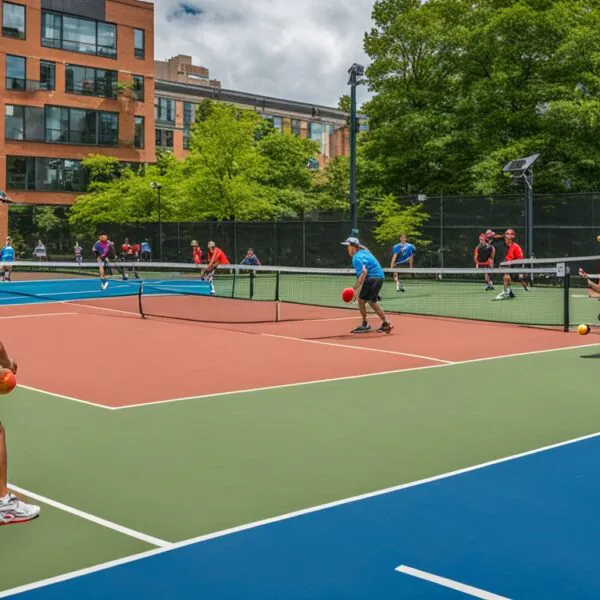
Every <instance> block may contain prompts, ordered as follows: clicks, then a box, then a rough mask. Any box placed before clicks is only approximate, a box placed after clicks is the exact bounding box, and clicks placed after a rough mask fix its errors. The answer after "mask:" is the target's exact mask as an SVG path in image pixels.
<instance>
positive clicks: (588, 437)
mask: <svg viewBox="0 0 600 600" xmlns="http://www.w3.org/2000/svg"><path fill="white" fill-rule="evenodd" d="M597 437H600V432H597V433H592V434H589V435H584V436H582V437H578V438H574V439H571V440H567V441H564V442H558V443H556V444H551V445H549V446H543V447H541V448H536V449H534V450H528V451H526V452H521V453H519V454H513V455H511V456H506V457H504V458H497V459H495V460H491V461H488V462H485V463H481V464H478V465H473V466H471V467H465V468H463V469H457V470H455V471H449V472H448V473H443V474H441V475H434V476H433V477H427V478H426V479H419V480H417V481H412V482H410V483H403V484H400V485H396V486H393V487H388V488H384V489H381V490H376V491H374V492H369V493H366V494H360V495H359V496H352V497H350V498H344V499H343V500H335V501H334V502H328V503H326V504H319V505H318V506H312V507H310V508H304V509H302V510H297V511H294V512H290V513H286V514H283V515H279V516H277V517H271V518H269V519H263V520H262V521H255V522H253V523H247V524H246V525H240V526H238V527H231V528H230V529H224V530H222V531H217V532H215V533H209V534H206V535H201V536H198V537H195V538H191V539H189V540H184V541H182V542H175V543H174V544H170V545H169V546H167V547H165V548H157V549H156V550H148V551H147V552H142V553H140V554H134V555H132V556H127V557H125V558H119V559H117V560H112V561H110V562H106V563H102V564H99V565H95V566H93V567H88V568H87V569H80V570H78V571H73V572H72V573H65V574H63V575H58V576H56V577H50V578H49V579H43V580H41V581H36V582H35V583H28V584H26V585H23V586H20V587H16V588H13V589H11V590H6V591H4V592H0V598H6V597H7V596H10V595H13V594H22V593H24V592H29V591H31V590H35V589H38V588H42V587H46V586H49V585H53V584H56V583H61V582H63V581H68V580H69V579H75V578H77V577H82V576H84V575H90V574H92V573H97V572H98V571H105V570H106V569H111V568H113V567H118V566H120V565H125V564H127V563H131V562H137V561H139V560H143V559H145V558H149V557H151V556H156V555H158V554H164V553H165V552H172V551H173V550H178V549H180V548H185V547H186V546H192V545H194V544H200V543H202V542H207V541H209V540H214V539H216V538H221V537H225V536H227V535H232V534H234V533H240V532H242V531H247V530H249V529H256V528H257V527H263V526H265V525H271V524H273V523H279V522H281V521H287V520H289V519H294V518H296V517H301V516H304V515H309V514H311V513H316V512H321V511H323V510H327V509H329V508H335V507H338V506H344V505H345V504H351V503H354V502H359V501H361V500H368V499H369V498H376V497H377V496H384V495H386V494H391V493H394V492H400V491H402V490H407V489H410V488H414V487H418V486H421V485H426V484H428V483H433V482H435V481H441V480H443V479H449V478H451V477H456V476H458V475H464V474H465V473H471V472H472V471H478V470H480V469H485V468H487V467H492V466H494V465H499V464H502V463H505V462H509V461H512V460H517V459H520V458H525V457H527V456H532V455H534V454H540V453H541V452H547V451H549V450H555V449H557V448H562V447H563V446H569V445H571V444H575V443H577V442H583V441H586V440H591V439H594V438H597Z"/></svg>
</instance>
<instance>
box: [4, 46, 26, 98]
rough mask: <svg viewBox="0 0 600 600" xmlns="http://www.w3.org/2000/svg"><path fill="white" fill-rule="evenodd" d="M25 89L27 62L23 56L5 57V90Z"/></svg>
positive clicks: (9, 55)
mask: <svg viewBox="0 0 600 600" xmlns="http://www.w3.org/2000/svg"><path fill="white" fill-rule="evenodd" d="M26 88H27V62H26V60H25V58H24V57H23V56H13V55H12V54H7V55H6V89H7V90H18V91H24V90H25V89H26Z"/></svg>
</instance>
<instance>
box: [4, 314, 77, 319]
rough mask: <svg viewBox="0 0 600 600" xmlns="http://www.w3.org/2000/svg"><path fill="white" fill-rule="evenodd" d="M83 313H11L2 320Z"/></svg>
mask: <svg viewBox="0 0 600 600" xmlns="http://www.w3.org/2000/svg"><path fill="white" fill-rule="evenodd" d="M80 314H81V313H76V312H64V313H40V314H39V315H11V316H8V317H0V320H5V319H35V318H37V317H66V316H67V315H80Z"/></svg>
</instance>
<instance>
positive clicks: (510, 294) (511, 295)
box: [508, 290, 516, 298]
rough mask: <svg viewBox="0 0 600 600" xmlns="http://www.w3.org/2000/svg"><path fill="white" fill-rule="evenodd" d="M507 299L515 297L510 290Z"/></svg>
mask: <svg viewBox="0 0 600 600" xmlns="http://www.w3.org/2000/svg"><path fill="white" fill-rule="evenodd" d="M508 297H509V298H515V297H516V296H515V293H514V292H513V291H512V290H510V292H508Z"/></svg>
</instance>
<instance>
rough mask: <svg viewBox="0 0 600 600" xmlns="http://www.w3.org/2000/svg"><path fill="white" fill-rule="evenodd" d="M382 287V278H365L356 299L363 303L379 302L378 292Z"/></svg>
mask: <svg viewBox="0 0 600 600" xmlns="http://www.w3.org/2000/svg"><path fill="white" fill-rule="evenodd" d="M382 286H383V278H382V277H367V278H366V279H365V281H364V283H363V285H362V288H361V290H360V294H359V295H358V297H359V298H360V299H361V300H364V301H365V302H379V301H380V300H381V298H380V296H379V292H380V291H381V287H382Z"/></svg>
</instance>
